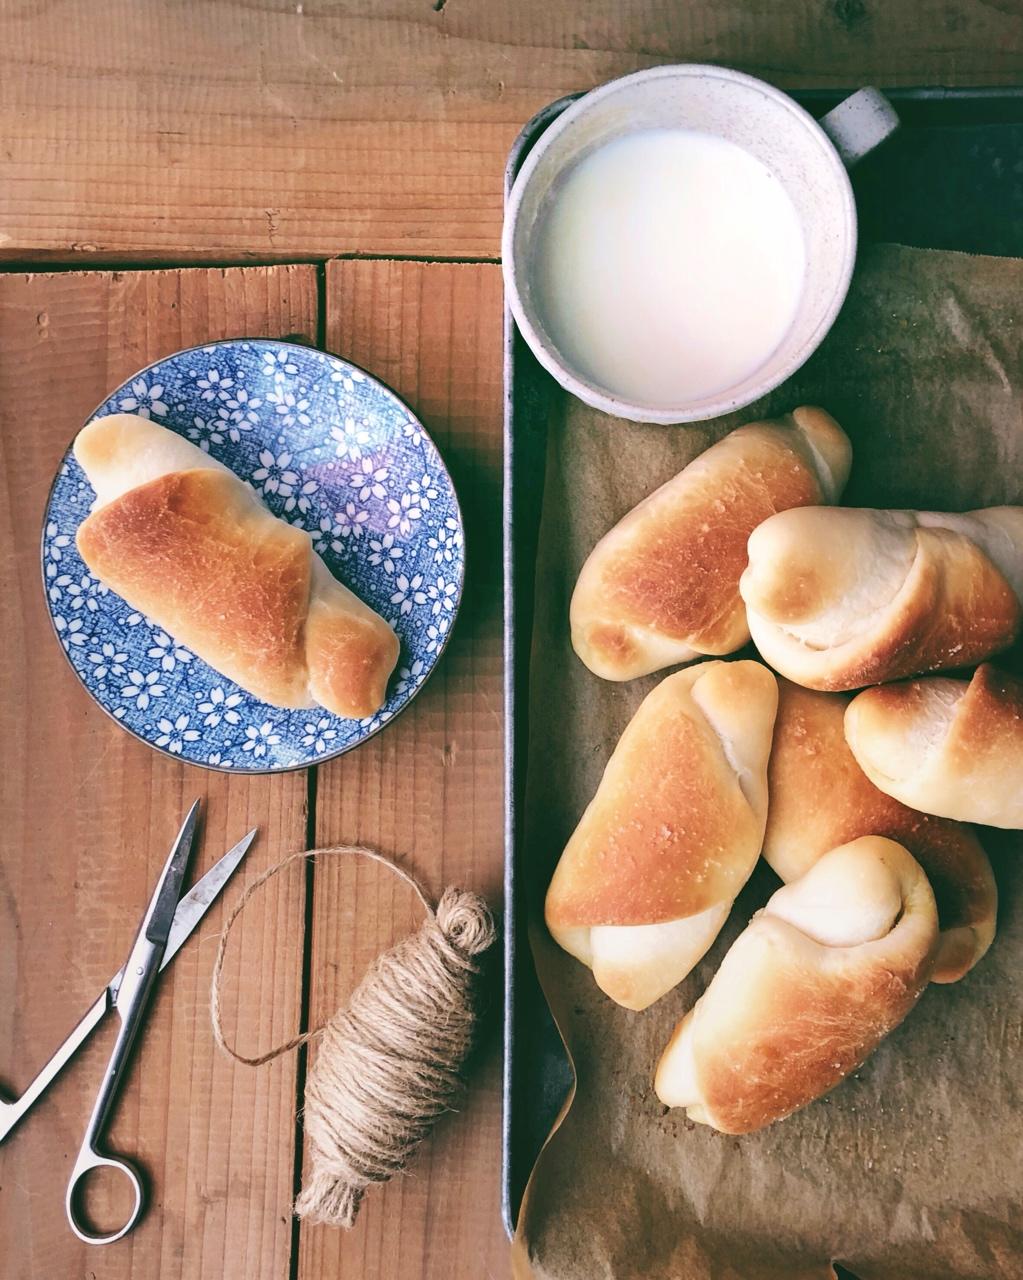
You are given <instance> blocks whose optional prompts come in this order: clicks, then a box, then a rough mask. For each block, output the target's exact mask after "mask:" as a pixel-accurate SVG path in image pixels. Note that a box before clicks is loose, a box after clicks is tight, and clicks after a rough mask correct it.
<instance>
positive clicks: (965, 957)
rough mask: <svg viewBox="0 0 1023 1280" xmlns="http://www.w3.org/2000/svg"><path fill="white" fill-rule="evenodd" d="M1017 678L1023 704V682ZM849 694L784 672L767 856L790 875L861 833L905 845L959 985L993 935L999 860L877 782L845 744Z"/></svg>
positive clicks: (945, 965)
mask: <svg viewBox="0 0 1023 1280" xmlns="http://www.w3.org/2000/svg"><path fill="white" fill-rule="evenodd" d="M983 670H985V668H981V671H983ZM988 670H990V668H988ZM979 674H980V672H978V675H979ZM1014 683H1016V684H1017V694H1018V696H1019V697H1020V699H1021V702H1020V708H1021V710H1023V686H1019V685H1018V682H1014ZM900 688H901V689H903V690H905V689H907V686H901V687H900ZM884 692H885V690H881V689H879V690H877V691H876V692H875V693H874V694H873V695H872V696H874V697H879V696H882V695H883V693H884ZM850 700H851V699H850V698H848V697H843V696H841V695H839V694H831V693H816V692H813V691H812V690H809V689H803V688H800V687H799V686H798V685H795V684H792V683H791V682H790V681H788V680H783V679H781V678H779V680H778V715H777V719H776V720H775V727H774V742H773V745H772V750H771V759H770V763H769V765H768V773H767V776H768V787H769V791H770V806H769V808H768V816H767V830H766V833H765V836H764V855H765V857H766V858H767V860H768V861H769V862H770V863H771V865H772V866H773V867H774V868H775V870H776V871H777V872H778V874H779V875H781V876H782V878H783V879H784V880H793V879H796V878H797V877H798V876H801V875H802V874H803V873H804V872H806V871H808V870H809V869H810V867H811V866H813V864H814V863H815V862H817V860H818V859H819V858H820V857H822V856H823V854H825V853H827V851H828V850H829V849H832V848H835V847H836V846H837V845H841V844H846V843H848V842H849V841H850V840H855V839H857V838H858V837H859V836H863V835H879V836H887V837H888V838H889V839H891V840H895V841H897V842H898V843H899V844H901V845H903V846H904V847H905V848H906V849H908V850H909V852H910V853H911V854H912V855H913V856H914V858H916V860H917V861H918V862H919V863H920V865H921V866H922V867H923V869H924V872H925V873H926V875H927V877H928V879H929V880H930V882H931V887H932V889H933V890H934V896H935V899H936V901H937V906H938V921H939V927H940V929H941V931H942V934H943V938H942V943H941V946H940V948H939V952H938V960H937V965H936V967H935V971H934V981H937V982H954V981H956V980H957V979H958V978H961V977H962V976H963V974H964V973H966V972H967V971H968V970H969V969H970V968H971V967H972V966H973V965H974V964H975V963H976V962H977V960H979V959H980V957H981V956H982V955H983V954H984V953H985V952H986V950H987V948H988V946H989V945H990V943H991V940H992V939H993V937H994V931H995V917H996V913H997V905H998V898H997V889H996V886H995V880H994V875H993V873H992V870H991V863H990V861H989V860H988V856H987V854H986V853H985V852H984V849H983V847H982V846H981V843H980V841H979V840H978V839H977V836H976V835H975V834H974V832H973V831H972V830H971V829H970V828H969V827H967V826H964V825H962V824H961V823H958V822H953V821H952V820H951V819H948V818H936V817H932V816H930V815H929V814H924V813H918V812H917V810H915V809H910V808H909V807H908V806H907V805H904V804H902V803H900V802H899V801H898V800H895V799H894V798H893V797H891V796H888V795H885V793H884V792H883V791H880V790H878V788H877V787H875V786H874V784H873V783H872V782H871V781H870V779H869V778H868V777H867V775H866V774H865V773H864V772H863V770H862V769H861V768H860V766H859V765H858V764H857V763H856V759H855V757H854V756H853V753H852V751H851V750H850V749H849V746H848V744H847V743H846V740H845V732H844V717H845V708H846V707H847V706H848V704H849V702H850Z"/></svg>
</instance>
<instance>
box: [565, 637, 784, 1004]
mask: <svg viewBox="0 0 1023 1280" xmlns="http://www.w3.org/2000/svg"><path fill="white" fill-rule="evenodd" d="M777 700H778V693H777V685H776V682H775V678H774V676H773V675H772V674H771V672H770V671H768V670H767V668H766V667H764V666H762V665H761V664H760V663H759V662H702V663H698V664H697V665H696V666H693V667H689V668H688V669H687V670H685V671H679V672H677V673H676V674H675V675H672V676H668V678H667V679H665V680H662V681H661V683H660V684H659V685H657V687H656V688H655V689H654V690H653V691H652V692H651V693H649V694H648V695H647V697H646V698H645V699H644V700H643V702H642V703H641V704H640V707H639V709H638V710H637V711H636V714H635V715H634V716H633V718H632V720H631V722H630V723H629V725H628V726H627V728H626V729H625V732H624V733H623V734H622V736H621V739H620V740H619V742H618V745H617V747H615V750H614V753H613V754H612V756H611V759H610V760H609V761H608V764H607V768H606V769H605V770H604V776H603V778H602V779H601V782H600V786H599V787H598V788H597V793H596V795H595V796H594V797H593V799H592V801H591V802H590V804H589V806H588V808H587V809H586V812H585V813H584V814H583V816H582V819H581V821H580V823H579V825H578V827H577V828H576V830H575V833H574V834H573V835H572V838H571V839H570V840H569V842H568V844H567V845H566V847H565V851H564V853H563V854H562V855H561V860H560V862H559V863H558V866H557V869H556V870H555V872H554V878H553V879H552V881H551V885H550V888H549V889H548V892H547V903H546V920H547V927H548V929H549V930H550V932H551V934H552V936H553V937H554V939H555V941H556V942H557V943H558V944H559V945H560V946H562V947H563V948H564V949H565V950H566V951H568V952H569V953H570V954H571V955H573V956H575V957H576V959H577V960H581V961H582V962H583V964H586V965H589V967H590V968H591V969H592V970H593V976H594V978H595V979H596V982H597V985H598V986H599V987H600V988H601V990H602V991H604V992H606V994H607V995H609V996H610V997H611V999H612V1000H615V1001H617V1002H618V1003H619V1004H621V1005H624V1006H625V1007H626V1008H627V1009H645V1008H646V1007H647V1005H649V1004H652V1003H653V1002H654V1001H655V1000H657V999H659V998H660V997H661V996H662V995H664V993H665V992H666V991H670V990H671V988H672V987H673V986H675V985H676V983H679V982H681V981H682V979H683V978H684V977H685V976H686V975H687V974H688V973H689V971H690V970H691V969H692V968H693V966H694V965H695V964H696V963H697V961H698V960H699V959H700V958H701V956H702V955H703V954H704V952H705V951H706V950H707V948H708V947H709V946H710V944H711V943H712V942H713V941H714V939H715V938H716V937H717V935H718V932H719V930H720V929H721V926H722V924H724V922H725V919H726V917H727V915H728V912H729V909H730V907H731V905H732V902H733V900H734V899H735V896H736V894H737V893H738V892H739V890H740V889H741V888H742V886H743V885H744V884H745V883H746V881H747V879H748V878H749V875H750V872H751V871H752V870H753V866H754V864H755V862H756V860H757V857H758V855H759V853H760V845H761V842H762V840H763V834H764V821H765V819H766V816H767V756H768V752H769V751H770V749H771V728H772V726H773V724H774V713H775V707H776V705H777Z"/></svg>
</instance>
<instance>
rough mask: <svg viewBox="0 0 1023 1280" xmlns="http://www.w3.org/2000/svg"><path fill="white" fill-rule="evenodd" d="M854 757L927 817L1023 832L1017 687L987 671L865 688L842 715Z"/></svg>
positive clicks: (1021, 697) (1022, 730)
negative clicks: (966, 677)
mask: <svg viewBox="0 0 1023 1280" xmlns="http://www.w3.org/2000/svg"><path fill="white" fill-rule="evenodd" d="M845 734H846V739H847V741H848V743H849V746H850V747H851V748H852V752H853V755H854V756H855V757H856V759H857V761H858V762H859V764H860V766H861V767H862V768H863V770H864V772H865V773H866V774H867V776H868V777H869V778H870V780H871V782H873V783H874V784H875V786H877V787H880V788H881V790H882V791H885V792H887V793H888V795H890V796H894V797H895V798H896V799H897V800H901V801H902V802H903V803H904V804H912V805H914V806H915V807H916V808H918V809H921V810H923V811H924V812H925V813H934V814H940V815H942V816H943V817H945V818H958V819H960V820H961V821H963V822H982V823H984V824H986V825H987V826H990V827H1013V828H1023V683H1021V682H1020V681H1019V680H1015V679H1013V677H1012V676H1008V675H1005V673H1004V672H1001V671H997V670H996V669H995V668H994V667H992V666H989V665H988V664H985V665H984V666H981V667H978V668H977V670H976V671H975V672H974V675H973V679H972V680H950V679H947V678H940V677H935V678H932V679H925V680H910V681H907V682H905V683H904V684H893V685H885V686H884V687H882V688H880V689H867V690H866V691H865V692H864V693H861V694H859V695H858V696H857V697H856V698H854V699H853V700H852V702H851V703H850V705H849V709H848V711H846V713H845Z"/></svg>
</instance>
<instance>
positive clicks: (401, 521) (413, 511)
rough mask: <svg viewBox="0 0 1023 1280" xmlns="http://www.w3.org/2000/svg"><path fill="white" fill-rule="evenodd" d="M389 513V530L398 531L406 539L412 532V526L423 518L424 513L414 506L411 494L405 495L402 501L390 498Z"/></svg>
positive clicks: (388, 500) (388, 503)
mask: <svg viewBox="0 0 1023 1280" xmlns="http://www.w3.org/2000/svg"><path fill="white" fill-rule="evenodd" d="M387 513H388V514H387V527H388V529H397V530H398V532H399V533H401V534H404V535H405V537H408V535H409V534H410V533H411V532H412V525H413V524H414V523H415V522H416V521H417V520H422V518H423V513H422V511H421V510H420V509H419V508H418V507H415V506H413V505H412V495H411V494H409V493H403V494H402V495H401V499H400V500H395V499H394V498H388V499H387Z"/></svg>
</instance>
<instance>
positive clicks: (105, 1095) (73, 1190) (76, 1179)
mask: <svg viewBox="0 0 1023 1280" xmlns="http://www.w3.org/2000/svg"><path fill="white" fill-rule="evenodd" d="M198 816H199V801H198V800H196V802H195V803H194V804H193V805H192V807H191V809H189V811H188V814H187V816H186V817H185V821H184V822H183V823H182V825H181V830H180V831H179V832H178V835H177V839H176V840H175V841H174V844H173V845H172V846H171V851H170V854H169V855H168V857H167V861H166V863H165V864H164V868H163V871H161V873H160V879H159V880H158V882H157V885H156V889H155V890H154V891H153V896H152V898H151V899H150V901H149V906H148V907H147V908H146V913H145V915H144V916H143V917H142V923H141V924H140V925H139V930H138V934H137V936H136V938H135V941H134V943H133V944H132V948H131V950H130V951H129V952H128V958H127V960H125V962H124V964H123V965H122V966H121V968H120V969H118V971H117V973H115V974H114V976H113V977H112V978H111V979H110V981H109V982H108V983H107V985H106V987H105V988H104V989H103V991H102V992H101V993H100V996H99V998H98V999H97V1000H96V1002H95V1004H93V1006H92V1008H91V1009H90V1010H89V1011H88V1013H86V1015H85V1016H84V1017H83V1018H82V1020H81V1022H79V1024H78V1026H77V1027H75V1029H74V1030H73V1031H72V1032H71V1034H70V1035H69V1036H68V1038H67V1039H66V1040H65V1041H64V1043H63V1044H62V1045H61V1046H60V1048H59V1049H58V1050H57V1052H56V1053H55V1054H54V1055H53V1057H52V1058H51V1059H50V1060H49V1062H48V1063H47V1064H46V1066H45V1067H43V1069H42V1071H40V1072H39V1074H38V1075H37V1076H36V1078H35V1079H34V1080H33V1081H32V1083H31V1084H30V1085H29V1086H28V1088H27V1089H26V1090H25V1092H24V1093H23V1094H22V1095H21V1097H20V1098H18V1099H17V1100H16V1101H14V1102H8V1101H7V1100H6V1099H0V1142H2V1141H3V1140H4V1138H6V1137H7V1135H8V1134H9V1133H10V1131H11V1130H12V1129H13V1128H14V1126H15V1125H16V1124H17V1123H18V1121H19V1120H20V1119H21V1117H22V1116H23V1115H24V1114H25V1113H26V1112H27V1111H28V1110H29V1109H30V1108H31V1107H32V1105H33V1103H35V1102H36V1100H37V1099H38V1098H39V1096H40V1095H41V1094H42V1093H43V1091H44V1090H45V1089H46V1088H47V1086H48V1085H49V1084H50V1083H51V1081H53V1080H54V1079H56V1077H57V1076H58V1075H59V1073H60V1071H61V1070H62V1069H63V1067H65V1066H66V1065H67V1063H68V1062H69V1061H70V1060H71V1058H72V1057H73V1056H74V1054H75V1053H76V1052H77V1051H78V1050H79V1049H80V1048H81V1046H82V1045H83V1044H84V1043H85V1042H86V1040H87V1039H88V1038H89V1036H90V1035H91V1034H92V1032H93V1031H95V1029H96V1028H97V1027H98V1026H99V1024H100V1022H101V1021H102V1020H103V1017H104V1015H105V1014H106V1013H108V1012H109V1010H111V1009H116V1010H117V1013H118V1015H119V1017H120V1019H121V1026H120V1029H119V1030H118V1032H117V1039H116V1041H115V1042H114V1048H113V1051H112V1053H111V1055H110V1063H109V1065H108V1066H107V1069H106V1073H105V1074H104V1076H103V1083H102V1084H101V1085H100V1090H99V1095H98V1097H97V1098H96V1105H95V1106H94V1107H93V1109H92V1115H91V1116H90V1117H89V1123H88V1126H87V1127H86V1130H85V1137H84V1139H83V1140H82V1146H81V1150H80V1151H79V1153H78V1159H77V1160H76V1161H75V1165H74V1168H73V1169H72V1171H71V1181H70V1182H69V1183H68V1188H67V1195H66V1197H65V1200H64V1206H65V1209H66V1211H67V1218H68V1222H69V1223H70V1224H71V1230H72V1231H73V1232H74V1233H75V1235H76V1236H77V1237H78V1238H79V1240H82V1241H84V1242H85V1243H86V1244H112V1243H113V1242H114V1241H115V1240H120V1239H121V1238H122V1236H126V1235H127V1234H128V1232H129V1231H131V1229H132V1228H133V1227H134V1226H135V1224H136V1223H137V1222H138V1220H139V1218H140V1217H141V1216H142V1207H143V1202H144V1195H143V1190H142V1179H141V1178H140V1177H139V1174H138V1173H137V1171H136V1170H135V1169H134V1168H133V1166H132V1165H130V1164H129V1163H128V1161H127V1160H121V1159H117V1158H115V1157H112V1156H106V1155H103V1154H102V1153H101V1151H100V1150H99V1146H100V1142H101V1140H102V1136H103V1131H104V1129H105V1127H106V1122H107V1119H108V1118H109V1116H110V1109H111V1107H112V1106H113V1104H114V1099H115V1098H116V1096H117V1091H118V1089H119V1087H120V1085H121V1082H122V1080H123V1078H124V1075H125V1070H126V1068H127V1065H128V1058H129V1055H130V1053H131V1048H132V1044H133V1043H134V1041H135V1037H136V1035H137V1034H138V1030H139V1027H140V1026H141V1025H142V1019H143V1017H144V1016H145V1011H146V1005H147V1004H148V1003H149V997H150V996H151V995H152V993H153V986H154V984H155V982H156V977H157V974H158V973H159V972H160V970H161V969H163V968H164V967H165V966H166V965H168V964H169V963H170V961H171V960H172V959H173V957H174V955H175V954H176V953H177V951H178V950H179V948H180V947H181V945H182V943H183V942H184V941H185V940H186V938H188V936H189V934H190V933H191V932H192V930H193V929H194V928H195V926H196V925H197V924H198V923H199V921H200V920H201V919H202V918H203V916H204V915H205V914H206V911H207V909H208V908H209V906H210V904H211V903H212V902H213V900H214V899H215V898H216V896H217V894H218V893H219V892H220V890H221V889H222V888H223V887H224V885H225V884H226V883H227V881H228V880H229V879H230V877H231V875H232V873H233V872H234V870H235V868H236V867H237V866H238V864H239V862H241V860H242V858H243V857H244V856H245V853H246V851H247V850H248V847H249V845H250V844H251V843H252V841H253V839H254V838H255V835H256V830H255V829H253V830H252V831H250V832H249V833H248V835H246V836H244V837H243V838H242V839H241V840H239V841H238V843H237V844H236V845H235V846H234V848H233V849H231V850H229V851H228V852H227V853H225V854H224V856H223V857H222V858H221V859H220V861H219V862H218V863H217V864H216V865H215V866H214V867H211V868H210V870H209V871H207V873H206V874H205V875H204V876H203V877H202V879H201V880H199V881H198V883H197V884H196V885H195V886H194V887H193V888H192V890H191V891H190V892H189V893H187V894H186V895H185V896H184V897H183V898H181V899H180V901H179V897H180V894H181V885H182V882H183V880H184V876H185V870H186V869H187V867H188V859H189V856H190V854H191V852H192V844H193V842H194V840H195V829H196V822H197V820H198ZM94 1169H114V1170H116V1171H117V1172H119V1173H122V1174H124V1175H125V1176H126V1177H127V1179H128V1181H129V1182H130V1183H131V1186H132V1189H133V1191H134V1193H135V1204H134V1206H133V1208H132V1210H131V1213H130V1214H129V1217H128V1221H127V1222H126V1223H125V1224H124V1226H123V1227H121V1228H120V1230H119V1231H115V1232H113V1233H112V1234H110V1235H101V1234H97V1233H95V1232H93V1231H91V1230H90V1229H89V1227H88V1225H87V1224H86V1223H85V1221H84V1219H83V1217H82V1212H81V1203H80V1202H81V1196H80V1192H81V1190H82V1182H83V1180H84V1178H85V1177H86V1175H87V1174H89V1173H91V1172H92V1170H94Z"/></svg>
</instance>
